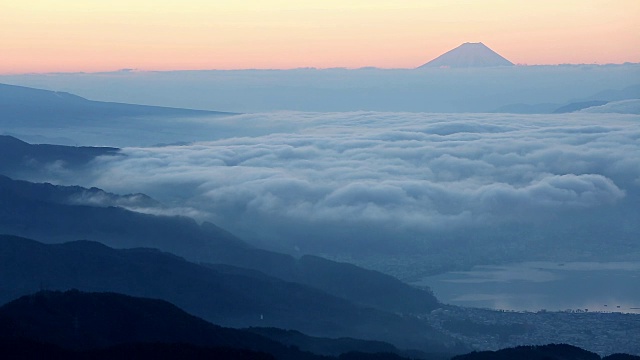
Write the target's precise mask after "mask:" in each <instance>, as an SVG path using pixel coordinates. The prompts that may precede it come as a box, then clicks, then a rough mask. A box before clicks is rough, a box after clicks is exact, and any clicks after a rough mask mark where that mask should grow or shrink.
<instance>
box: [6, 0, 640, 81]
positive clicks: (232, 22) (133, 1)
mask: <svg viewBox="0 0 640 360" xmlns="http://www.w3.org/2000/svg"><path fill="white" fill-rule="evenodd" d="M638 24H640V1H638V0H562V1H557V0H536V1H531V0H511V1H506V0H468V1H462V0H402V1H391V0H388V1H382V0H352V1H348V0H322V1H300V0H233V1H231V0H183V1H177V0H109V1H105V0H27V1H24V0H23V1H13V0H0V49H2V53H1V55H0V73H5V74H6V73H25V72H55V71H64V72H69V71H111V70H117V69H122V68H135V69H141V70H172V69H246V68H277V69H287V68H297V67H318V68H327V67H348V68H357V67H363V66H376V67H382V68H411V67H416V66H419V65H421V64H422V63H425V62H427V61H429V60H431V59H432V58H434V57H436V56H438V55H440V54H441V53H443V52H445V51H448V50H450V49H452V48H454V47H456V46H458V45H460V44H461V43H463V42H467V41H469V42H478V41H482V42H484V43H485V44H486V45H487V46H489V47H491V48H492V49H494V50H495V51H497V52H499V53H500V54H501V55H503V56H505V57H506V58H508V59H509V60H511V61H513V62H515V63H526V64H559V63H600V64H604V63H622V62H627V61H629V62H640V25H638Z"/></svg>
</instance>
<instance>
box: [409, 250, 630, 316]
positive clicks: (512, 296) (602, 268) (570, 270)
mask: <svg viewBox="0 0 640 360" xmlns="http://www.w3.org/2000/svg"><path fill="white" fill-rule="evenodd" d="M414 284H415V285H427V286H430V287H431V289H432V290H433V291H434V293H435V295H436V296H437V297H438V299H439V300H440V301H442V302H443V303H447V304H452V305H459V306H469V307H480V308H490V309H501V310H516V311H539V310H543V309H544V310H550V311H558V310H568V309H572V310H576V309H580V310H583V311H584V310H586V309H588V311H606V312H623V313H636V314H640V262H605V263H596V262H568V263H555V262H524V263H515V264H508V265H500V266H476V267H474V268H473V269H471V271H455V272H448V273H445V274H440V275H436V276H430V277H427V278H425V279H423V280H421V281H419V282H416V283H414Z"/></svg>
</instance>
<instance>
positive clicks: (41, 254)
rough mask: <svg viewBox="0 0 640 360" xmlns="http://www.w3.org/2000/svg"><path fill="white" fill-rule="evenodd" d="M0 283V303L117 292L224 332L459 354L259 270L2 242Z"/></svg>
mask: <svg viewBox="0 0 640 360" xmlns="http://www.w3.org/2000/svg"><path fill="white" fill-rule="evenodd" d="M0 284H1V285H0V288H1V289H2V292H1V294H0V303H3V302H6V301H9V300H11V299H13V298H16V297H18V296H21V295H25V294H30V293H33V292H35V291H37V290H38V289H43V288H44V289H52V290H67V289H74V288H75V289H80V290H84V291H99V292H105V291H106V292H119V293H123V294H128V295H133V296H143V297H151V298H158V299H164V300H166V301H170V302H172V303H174V304H176V305H178V306H180V307H182V308H184V309H185V310H187V311H189V312H191V313H193V314H195V315H198V316H201V317H203V318H205V319H207V320H209V321H213V322H215V323H217V324H221V325H225V326H233V327H246V326H263V327H281V328H288V329H298V330H300V331H303V332H306V333H309V334H315V335H319V336H330V337H343V336H349V337H355V338H363V339H372V340H374V339H377V340H385V341H389V342H392V343H394V344H396V345H398V346H402V347H405V348H420V349H422V350H428V349H431V351H434V352H436V351H437V352H447V351H454V350H460V349H461V347H460V344H456V345H454V346H452V345H453V344H455V341H453V342H452V340H453V339H451V338H449V337H447V336H444V335H443V334H441V333H439V332H438V331H436V330H435V329H433V328H431V326H429V325H428V324H427V323H425V322H423V321H420V320H418V319H416V318H413V317H401V316H398V315H395V314H392V313H389V312H385V311H381V310H374V309H371V308H368V307H365V306H362V305H357V304H354V303H351V302H349V301H348V300H346V299H343V298H339V297H336V296H334V295H330V294H328V293H326V292H322V291H320V290H318V289H313V288H311V287H309V286H305V285H302V284H296V283H292V282H286V281H283V280H280V279H277V278H274V277H271V276H268V275H265V274H263V273H259V272H257V271H249V270H246V269H242V268H237V267H233V266H229V265H206V266H204V265H198V264H194V263H190V262H188V261H186V260H184V259H182V258H179V257H176V256H175V255H172V254H168V253H163V252H160V251H157V250H153V249H126V250H116V249H112V248H109V247H106V246H104V245H102V244H100V243H96V242H88V241H79V242H70V243H64V244H52V245H46V244H42V243H39V242H36V241H33V240H28V239H25V238H20V237H14V236H8V235H0ZM447 342H448V343H450V344H451V345H448V346H446V345H445V343H447Z"/></svg>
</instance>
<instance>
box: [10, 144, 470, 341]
mask: <svg viewBox="0 0 640 360" xmlns="http://www.w3.org/2000/svg"><path fill="white" fill-rule="evenodd" d="M48 149H49V148H47V147H42V146H36V145H29V144H26V143H24V142H21V141H19V140H17V139H12V138H9V137H3V138H0V151H2V152H3V153H11V154H16V155H19V156H24V157H23V159H25V160H24V161H15V158H14V157H3V158H1V159H0V168H2V169H4V170H7V171H9V172H11V173H14V174H17V173H21V172H23V173H24V171H22V170H21V169H23V168H24V167H25V164H28V163H30V161H29V159H31V160H32V161H36V160H37V161H40V165H41V166H43V167H46V166H47V164H49V163H50V162H65V163H73V164H76V165H77V166H82V165H83V164H85V163H86V162H87V161H91V158H92V156H94V155H100V156H113V154H114V152H116V153H117V149H113V148H81V147H54V148H53V149H56V151H48ZM34 159H35V160H34ZM160 206H161V205H160V204H158V203H157V202H155V201H154V200H153V199H151V198H149V197H147V196H145V195H143V194H131V195H115V194H110V193H107V192H104V191H102V190H100V189H96V188H92V189H87V188H82V187H79V186H56V185H52V184H47V183H44V184H43V183H31V182H27V181H20V180H13V179H11V178H8V177H5V176H0V234H2V233H4V234H12V235H16V236H23V237H26V238H34V239H37V240H40V241H44V242H48V243H60V242H67V241H74V240H81V239H86V240H93V241H99V242H101V243H104V244H107V245H108V246H112V247H117V248H132V247H146V248H158V249H161V250H163V251H170V252H172V253H174V254H178V255H180V256H184V257H185V258H187V259H189V260H192V261H197V262H200V263H201V265H195V264H191V263H188V262H186V261H184V260H182V259H179V258H177V257H175V256H170V255H169V254H166V253H161V252H158V251H150V250H137V251H133V250H128V251H125V250H113V249H109V248H107V247H105V246H102V245H99V244H98V243H92V242H79V243H77V242H76V243H69V244H64V245H44V244H38V243H35V242H33V241H29V240H26V239H22V238H6V237H5V238H4V240H5V242H4V243H3V244H4V245H3V246H8V247H5V248H3V249H2V250H0V256H4V259H3V260H2V261H0V264H1V265H0V266H4V267H7V268H5V269H3V270H2V271H0V276H2V277H3V279H0V284H2V285H0V286H2V287H3V289H4V291H2V292H0V294H1V295H2V297H3V298H4V299H0V300H1V301H8V300H10V299H11V298H14V297H17V296H20V295H25V294H28V293H31V292H34V291H36V290H38V289H39V288H40V287H41V286H44V287H46V288H50V289H58V290H65V289H69V288H78V289H82V290H88V291H117V292H123V293H127V294H130V295H138V296H151V297H156V298H163V299H166V300H169V301H172V302H174V303H176V304H179V305H180V306H183V307H185V308H186V309H188V310H189V311H192V312H193V313H196V314H199V315H201V316H204V317H205V318H207V319H209V320H212V321H216V322H218V323H221V324H227V325H233V326H258V325H260V326H280V327H285V328H293V329H299V330H306V331H307V332H310V333H313V334H316V335H324V336H329V335H333V336H356V335H357V336H360V337H363V338H368V339H387V340H388V341H392V342H393V343H394V344H402V345H404V346H405V347H419V346H425V344H428V343H430V344H431V345H430V347H432V348H436V349H437V348H440V349H447V346H450V345H447V346H444V345H442V344H443V343H444V342H447V341H449V340H446V337H444V338H443V337H442V335H441V334H438V332H436V331H434V330H433V329H431V328H430V327H429V326H426V324H423V323H421V322H419V321H415V320H411V318H406V319H403V318H399V317H397V316H396V315H392V314H391V312H400V313H405V314H406V313H424V312H426V311H430V310H431V309H434V308H436V307H439V306H440V305H439V304H438V301H437V300H436V298H435V297H434V296H433V295H432V294H431V293H430V292H428V291H425V290H422V289H417V288H414V287H412V286H409V285H407V284H404V283H402V282H400V281H399V280H397V279H395V278H393V277H391V276H388V275H384V274H382V273H379V272H376V271H371V270H365V269H362V268H359V267H357V266H354V265H351V264H346V263H337V262H334V261H330V260H326V259H323V258H320V257H316V256H309V255H307V256H303V257H301V258H299V259H296V258H293V257H291V256H289V255H284V254H279V253H275V252H271V251H266V250H262V249H258V248H254V247H252V246H249V245H248V244H246V243H245V242H243V241H242V240H240V239H238V238H237V237H235V236H233V235H232V234H230V233H228V232H226V231H224V230H223V229H221V228H219V227H217V226H216V225H214V224H210V223H203V224H198V223H196V222H195V221H194V220H192V219H190V218H186V217H176V216H158V215H150V214H143V213H140V212H136V211H131V210H127V209H126V207H130V208H145V207H146V208H153V207H160ZM119 251H120V252H122V253H118V252H119ZM38 254H40V255H38ZM101 254H102V255H101ZM24 259H34V261H31V260H24ZM98 259H101V260H99V261H98ZM127 259H128V260H127ZM16 260H17V261H18V262H17V263H15V261H16ZM84 261H87V262H86V263H84ZM114 261H115V262H114ZM12 264H13V265H12ZM56 264H57V265H56ZM11 266H14V267H13V268H11ZM55 269H59V270H55ZM117 269H121V271H122V269H128V270H126V271H125V272H121V271H117ZM180 269H183V270H180ZM186 269H191V270H188V271H187V270H186ZM114 271H115V272H114ZM185 271H187V272H186V273H185ZM153 274H158V275H153ZM166 274H173V277H174V278H175V282H173V281H171V280H170V279H171V278H166ZM179 274H183V275H179ZM187 274H190V275H187ZM196 274H200V275H196ZM5 275H6V276H7V277H6V278H4V276H5ZM25 276H26V277H25ZM181 276H182V278H181ZM196 279H200V280H196ZM206 279H208V280H206ZM214 279H218V280H214ZM242 279H244V280H242ZM211 281H215V282H216V283H217V284H218V285H216V286H212V284H211ZM127 284H128V285H127ZM154 284H155V285H154ZM186 284H189V286H186V287H185V285H186ZM224 284H227V285H224ZM221 286H222V287H221ZM225 286H227V287H225ZM163 289H164V290H163ZM177 289H182V290H180V291H178V290H177ZM212 289H217V292H215V291H214V290H212ZM212 291H214V292H212ZM216 294H225V297H224V298H218V297H217V296H216ZM234 294H235V295H234ZM176 296H177V298H176ZM215 303H218V304H219V306H213V307H212V306H211V305H212V304H215ZM224 304H226V305H224ZM367 307H370V308H375V309H378V310H373V309H367ZM234 309H235V310H234ZM259 314H262V315H263V317H264V319H261V318H260V317H259ZM265 319H266V320H265ZM313 319H315V320H313ZM363 324H367V325H366V326H364V327H363ZM383 324H384V325H383ZM392 328H396V331H391V332H389V329H392ZM362 331H364V332H362ZM407 334H412V335H411V336H408V335H407ZM425 339H431V340H428V341H427V340H425ZM449 343H450V344H455V342H450V341H449ZM438 344H441V345H438ZM409 345H412V346H409ZM453 346H454V347H457V346H459V345H453Z"/></svg>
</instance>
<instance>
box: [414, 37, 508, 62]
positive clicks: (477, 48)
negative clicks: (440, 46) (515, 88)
mask: <svg viewBox="0 0 640 360" xmlns="http://www.w3.org/2000/svg"><path fill="white" fill-rule="evenodd" d="M491 66H513V63H512V62H511V61H509V60H507V59H505V58H504V57H502V56H501V55H500V54H498V53H496V52H495V51H493V50H491V49H489V47H487V46H486V45H485V44H483V43H481V42H478V43H470V42H467V43H464V44H462V45H460V46H458V47H457V48H455V49H453V50H449V51H447V52H446V53H444V54H442V55H440V56H438V57H437V58H435V59H433V60H431V61H429V62H428V63H426V64H424V65H422V66H420V67H418V69H421V68H434V67H436V68H437V67H444V68H447V67H449V68H471V67H491Z"/></svg>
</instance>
